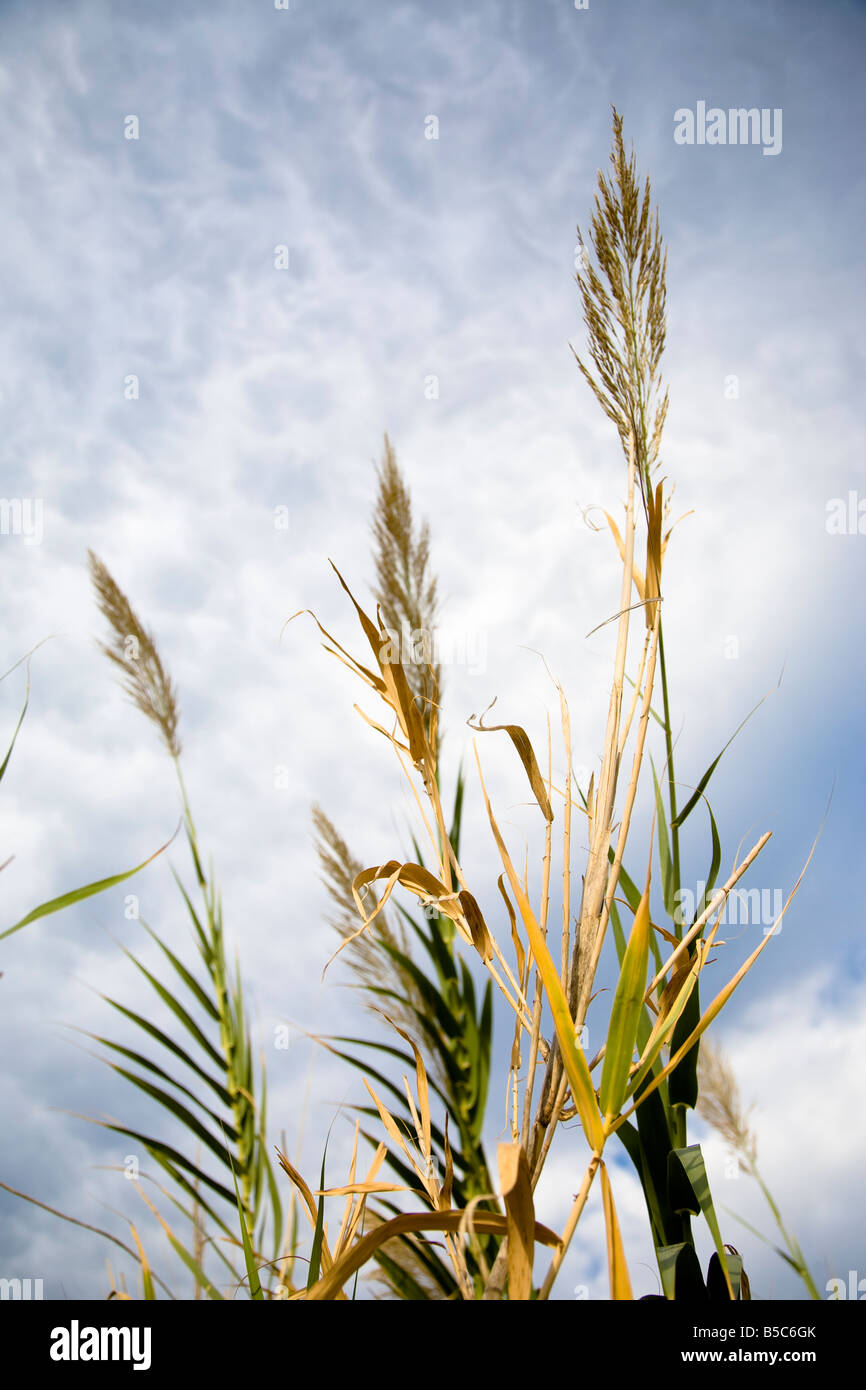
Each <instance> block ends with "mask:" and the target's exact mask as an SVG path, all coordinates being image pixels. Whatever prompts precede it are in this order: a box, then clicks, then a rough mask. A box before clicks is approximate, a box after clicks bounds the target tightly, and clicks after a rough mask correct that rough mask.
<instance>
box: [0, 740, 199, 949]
mask: <svg viewBox="0 0 866 1390" xmlns="http://www.w3.org/2000/svg"><path fill="white" fill-rule="evenodd" d="M10 752H11V749H10ZM7 757H8V754H7ZM175 833H177V832H175ZM171 839H172V840H173V839H174V835H173V836H172V837H171ZM170 844H171V840H166V842H165V844H164V845H162V846H161V847H160V848H159V849H158V850H156V852H155V853H154V854H151V855H150V856H149V857H148V858H147V859H143V860H142V862H141V863H140V864H136V866H135V868H134V869H127V870H126V872H125V873H123V874H113V875H112V877H111V878H101V879H99V880H98V882H96V883H88V884H87V885H86V887H84V888H75V889H73V891H72V892H71V893H62V894H61V895H60V897H59V898H51V900H50V901H49V902H47V903H43V904H42V905H41V907H34V909H33V911H32V912H28V914H27V916H26V917H22V918H21V921H20V922H16V923H15V925H14V927H7V928H6V930H5V931H3V932H0V941H2V940H3V938H4V937H6V936H11V935H12V933H13V932H16V931H20V930H21V928H22V927H26V926H29V924H30V923H31V922H36V921H38V920H39V918H40V917H49V916H50V915H51V913H52V912H61V911H62V910H63V908H65V907H72V905H73V903H80V902H83V901H84V899H85V898H92V897H93V896H94V894H96V893H104V892H105V890H106V889H107V888H114V887H116V886H117V884H118V883H124V882H125V880H126V879H128V878H132V876H133V874H138V873H141V870H142V869H144V868H146V867H147V865H148V864H152V863H153V861H154V859H156V857H157V855H160V854H162V853H163V851H164V850H166V849H168V847H169V845H170Z"/></svg>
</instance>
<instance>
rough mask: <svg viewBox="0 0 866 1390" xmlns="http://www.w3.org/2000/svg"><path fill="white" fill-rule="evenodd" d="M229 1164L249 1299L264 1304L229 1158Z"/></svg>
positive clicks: (232, 1166) (233, 1169) (238, 1190)
mask: <svg viewBox="0 0 866 1390" xmlns="http://www.w3.org/2000/svg"><path fill="white" fill-rule="evenodd" d="M229 1163H230V1164H231V1170H232V1182H233V1183H234V1185H235V1197H236V1199H237V1204H238V1220H239V1221H240V1223H241V1241H242V1242H243V1247H244V1264H245V1265H246V1267H247V1278H248V1279H249V1281H250V1298H252V1299H255V1300H256V1301H257V1302H259V1303H261V1302H264V1297H265V1295H264V1293H263V1292H262V1286H261V1282H260V1280H259V1271H258V1269H257V1268H256V1260H255V1256H254V1254H253V1247H252V1245H251V1244H250V1233H249V1231H248V1230H247V1219H246V1217H245V1216H244V1209H243V1204H242V1203H241V1194H240V1189H239V1188H238V1180H237V1176H236V1174H235V1165H234V1164H233V1163H232V1161H231V1158H230V1159H229Z"/></svg>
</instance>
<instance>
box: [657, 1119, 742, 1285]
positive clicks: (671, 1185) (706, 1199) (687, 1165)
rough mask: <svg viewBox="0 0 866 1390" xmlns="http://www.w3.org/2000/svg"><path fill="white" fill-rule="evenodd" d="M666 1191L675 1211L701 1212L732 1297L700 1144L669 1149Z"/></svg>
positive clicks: (725, 1258)
mask: <svg viewBox="0 0 866 1390" xmlns="http://www.w3.org/2000/svg"><path fill="white" fill-rule="evenodd" d="M668 1191H669V1192H670V1194H671V1205H672V1206H673V1207H674V1209H675V1210H679V1211H684V1210H688V1211H691V1212H693V1213H694V1214H695V1215H696V1214H697V1213H698V1212H699V1211H700V1212H703V1214H704V1218H705V1220H706V1223H707V1225H708V1226H709V1228H710V1234H711V1235H712V1237H713V1244H714V1245H715V1247H716V1252H717V1254H718V1256H719V1259H720V1260H721V1262H722V1268H723V1269H724V1270H725V1271H727V1272H726V1280H727V1287H728V1290H729V1294H730V1296H731V1297H733V1296H734V1295H733V1286H732V1283H731V1279H730V1273H729V1267H728V1263H727V1259H728V1254H727V1251H726V1250H725V1247H724V1244H723V1242H722V1235H721V1231H720V1230H719V1223H718V1220H717V1219H716V1212H715V1208H714V1206H713V1198H712V1194H711V1193H710V1184H709V1179H708V1178H707V1170H706V1166H705V1164H704V1156H703V1154H702V1152H701V1146H700V1144H689V1145H688V1146H687V1147H686V1148H684V1149H672V1150H671V1152H670V1154H669V1155H668Z"/></svg>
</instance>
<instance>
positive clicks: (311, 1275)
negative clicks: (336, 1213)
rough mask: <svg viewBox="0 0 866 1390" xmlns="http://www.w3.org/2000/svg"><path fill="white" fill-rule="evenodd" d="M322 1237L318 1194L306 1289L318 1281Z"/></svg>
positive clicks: (321, 1199)
mask: <svg viewBox="0 0 866 1390" xmlns="http://www.w3.org/2000/svg"><path fill="white" fill-rule="evenodd" d="M330 1137H331V1136H330V1131H329V1133H328V1138H327V1139H326V1140H325V1150H324V1153H323V1154H322V1172H321V1175H320V1178H319V1190H320V1192H324V1189H325V1159H326V1158H327V1156H328V1139H330ZM324 1239H325V1198H324V1196H320V1197H319V1201H318V1204H317V1206H316V1229H315V1231H314V1232H313V1248H312V1250H311V1251H310V1267H309V1270H308V1273H307V1288H308V1289H311V1288H312V1287H313V1285H314V1284H317V1283H318V1281H319V1271H320V1270H321V1267H322V1244H323V1242H324Z"/></svg>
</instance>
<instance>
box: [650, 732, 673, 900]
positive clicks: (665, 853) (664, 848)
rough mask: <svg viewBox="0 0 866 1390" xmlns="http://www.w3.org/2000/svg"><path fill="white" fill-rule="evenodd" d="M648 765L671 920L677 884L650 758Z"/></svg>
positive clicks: (665, 817)
mask: <svg viewBox="0 0 866 1390" xmlns="http://www.w3.org/2000/svg"><path fill="white" fill-rule="evenodd" d="M650 766H651V767H652V774H653V786H654V788H655V798H656V829H657V830H658V839H659V866H660V869H661V878H662V896H663V898H664V904H665V912H666V913H667V915H668V916H669V917H670V918H671V919H672V920H675V913H676V906H677V904H676V897H675V892H676V887H677V885H676V884H675V883H674V868H673V863H672V861H671V851H670V842H669V840H668V826H667V816H666V811H665V804H664V802H663V801H662V794H661V791H660V789H659V782H658V777H657V776H656V770H655V765H654V763H653V761H652V759H650Z"/></svg>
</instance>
